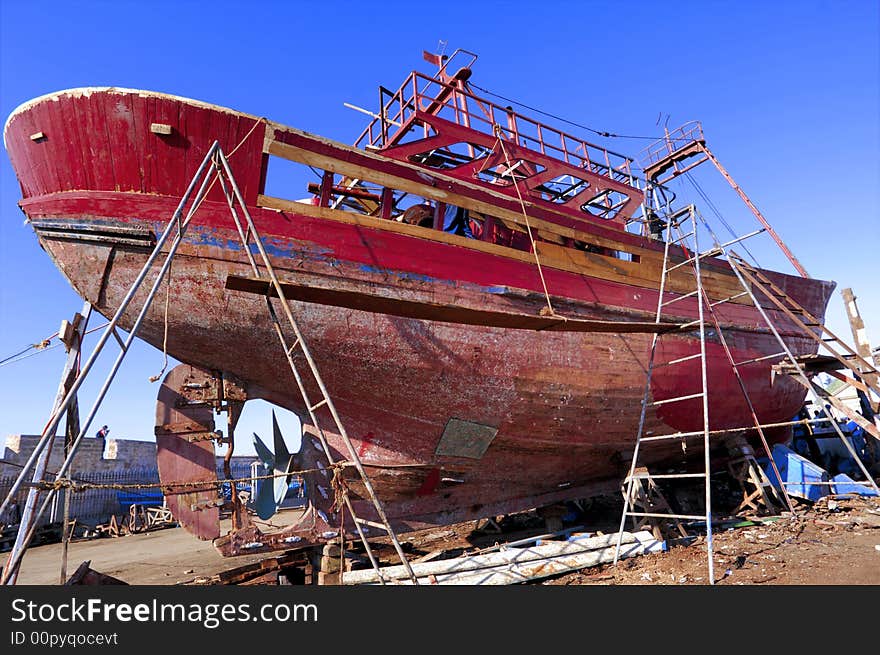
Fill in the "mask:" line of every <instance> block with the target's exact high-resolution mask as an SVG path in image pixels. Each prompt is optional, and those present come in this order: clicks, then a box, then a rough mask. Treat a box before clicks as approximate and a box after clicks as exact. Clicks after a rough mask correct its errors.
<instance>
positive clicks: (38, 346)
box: [0, 323, 109, 366]
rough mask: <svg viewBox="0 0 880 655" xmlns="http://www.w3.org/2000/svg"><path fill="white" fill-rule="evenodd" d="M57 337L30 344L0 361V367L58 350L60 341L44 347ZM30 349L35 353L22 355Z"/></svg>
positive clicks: (105, 324) (54, 335) (55, 335)
mask: <svg viewBox="0 0 880 655" xmlns="http://www.w3.org/2000/svg"><path fill="white" fill-rule="evenodd" d="M108 325H109V323H104V325H99V326H98V327H94V328H92V329H91V330H87V331H86V332H85V333H84V334H83V336H85V335H86V334H91V333H92V332H95V331H97V330H100V329H101V328H105V327H107V326H108ZM57 336H58V333H57V332H56V333H55V334H53V335H52V336H50V337H47V338H46V339H43V340H42V341H41V342H39V343H34V344H31V345H30V346H28V347H27V348H25V349H24V350H22V351H21V352H19V353H16V354H14V355H10V356H9V357H7V358H5V359H3V360H2V361H0V366H6V365H8V364H15V363H16V362H20V361H22V360H23V359H27V358H28V357H33V356H34V355H39V354H40V353H44V352H48V351H50V350H55V349H56V348H58V347H59V346H63V345H64V343H63V342H60V341H59V342H58V343H56V344H55V345H54V346H49V345H45V344H48V343H49V342H50V341H51V340H52V339H54V338H55V337H57ZM32 349H33V350H36V352H32V353H30V354H29V355H25V354H24V353H26V352H27V351H28V350H32Z"/></svg>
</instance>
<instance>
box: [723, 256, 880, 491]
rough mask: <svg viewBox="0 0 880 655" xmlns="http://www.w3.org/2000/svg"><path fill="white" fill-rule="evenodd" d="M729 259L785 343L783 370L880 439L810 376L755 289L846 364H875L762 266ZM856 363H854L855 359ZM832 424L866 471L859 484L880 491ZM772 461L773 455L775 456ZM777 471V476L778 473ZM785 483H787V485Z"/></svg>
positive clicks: (845, 442)
mask: <svg viewBox="0 0 880 655" xmlns="http://www.w3.org/2000/svg"><path fill="white" fill-rule="evenodd" d="M728 261H729V263H730V266H731V268H732V270H733V272H734V274H735V275H736V276H737V278H739V281H740V283H741V284H742V286H743V288H744V289H745V290H746V291H747V292H748V294H749V297H750V298H751V300H752V303H753V304H754V306H755V308H756V309H757V310H758V312H759V313H760V314H761V318H762V320H763V321H764V324H765V325H766V326H767V327H768V328H769V329H770V331H771V333H772V334H773V336H774V338H775V339H776V341H777V343H778V344H779V346H780V347H781V349H782V350H781V352H780V355H781V356H784V358H785V360H786V362H785V365H784V368H783V370H785V372H787V373H788V374H789V375H791V376H792V377H793V378H794V379H795V380H797V381H798V382H799V383H800V384H801V385H802V386H803V387H804V388H805V389H806V390H807V391H808V393H809V394H810V395H811V396H812V399H813V402H815V403H816V404H817V406H820V407H821V406H822V401H823V400H826V401H828V402H830V403H831V404H833V405H834V407H836V408H837V409H839V410H840V411H842V412H844V413H845V414H846V415H847V416H849V417H850V418H852V419H853V420H854V421H856V423H857V424H858V425H860V426H861V427H863V428H864V429H865V431H866V432H868V433H869V434H871V435H872V436H874V437H875V438H878V439H880V434H878V430H877V428H876V426H875V425H874V424H873V423H871V422H869V421H867V420H866V419H865V418H864V417H862V416H861V415H860V414H858V413H857V412H855V411H854V410H851V409H849V408H848V407H847V406H846V405H845V404H843V403H842V402H840V401H839V400H837V398H835V397H834V396H832V395H830V394H828V393H827V392H826V391H825V389H823V388H822V387H821V386H820V385H819V384H817V383H816V382H814V381H813V380H812V379H810V378H808V377H807V373H806V371H805V368H804V366H803V365H802V364H801V361H800V358H798V357H797V356H796V355H794V354H793V353H792V352H791V349H790V348H789V347H788V345H787V344H786V343H785V340H784V339H783V338H782V336H781V335H780V333H779V330H778V329H777V328H776V326H775V325H774V324H773V322H772V321H771V320H770V318H769V316H768V315H767V309H766V308H765V307H764V305H762V304H761V302H760V300H759V299H758V297H757V295H756V294H755V290H758V291H760V292H761V293H762V294H763V295H764V296H765V297H766V298H769V299H770V300H771V301H772V303H773V304H775V305H776V306H777V307H778V308H779V309H780V310H782V311H783V312H784V313H785V314H786V316H788V318H789V319H791V321H792V322H793V323H794V325H795V326H796V327H798V328H800V330H801V332H803V334H805V335H808V336H810V337H811V338H813V339H815V340H816V341H818V342H819V344H820V345H822V346H824V347H825V348H826V349H827V350H828V351H829V352H830V353H832V356H833V357H834V358H835V359H837V360H838V361H839V363H840V364H842V365H843V366H844V367H846V368H848V369H850V370H852V371H854V372H856V371H857V370H858V369H856V368H854V367H855V366H867V367H869V369H868V370H870V371H876V369H875V368H874V367H873V365H871V364H869V363H868V362H867V361H866V360H864V359H863V358H862V357H861V356H859V355H858V353H855V352H854V351H853V350H852V348H850V347H849V346H848V345H847V344H846V343H844V342H843V341H841V340H840V339H839V338H838V337H837V336H836V335H834V333H833V332H831V330H829V329H828V328H826V327H825V326H824V325H823V324H822V322H821V321H819V320H818V319H817V318H816V317H814V316H812V315H811V314H809V313H808V312H807V311H806V310H805V309H804V308H803V307H801V306H800V305H799V304H798V303H797V302H795V301H794V300H793V299H792V298H791V297H790V296H788V294H786V293H785V292H784V291H782V289H780V288H779V287H778V286H776V285H775V284H773V282H771V281H770V280H769V279H768V278H767V276H765V275H764V274H763V273H761V272H760V271H759V270H757V269H755V268H753V267H752V266H750V265H749V264H748V263H746V262H745V261H744V260H743V258H742V257H740V256H739V255H738V254H737V253H736V252H734V251H731V252H729V253H728ZM816 332H818V333H819V334H827V335H828V336H827V337H821V336H818V335H817V334H816ZM839 350H844V351H846V352H847V353H848V354H849V355H850V356H843V355H841V354H840V353H839V352H838V351H839ZM853 360H854V361H855V362H856V363H855V364H854V363H852V361H853ZM845 381H847V383H848V384H852V385H853V386H861V387H862V388H865V389H872V390H873V391H875V392H877V389H876V385H866V384H865V382H864V380H862V381H861V382H859V381H856V380H850V379H848V378H847V379H845ZM830 424H831V427H833V428H834V431H835V432H836V433H837V436H838V437H839V438H840V440H841V442H842V443H843V445H844V447H845V448H846V450H847V451H848V452H849V454H850V456H851V457H852V458H853V460H854V461H855V463H856V465H857V466H858V467H859V469H860V470H861V472H862V475H864V476H865V481H863V482H855V484H857V485H864V486H871V487H873V488H874V490H875V491H876V492H877V493H880V487H878V486H877V483H876V481H875V480H874V478H873V476H871V474H870V473H869V472H868V470H867V468H866V467H865V465H864V463H863V462H862V460H861V458H860V457H859V456H858V454H857V453H856V452H855V450H854V449H853V447H852V444H851V443H850V442H849V440H848V439H847V438H846V436H845V435H844V434H843V431H842V430H841V429H840V426H839V425H838V424H837V421H830ZM771 461H772V458H771ZM778 475H779V474H778V472H777V476H778ZM779 481H780V483H782V478H781V477H779ZM783 486H784V485H783Z"/></svg>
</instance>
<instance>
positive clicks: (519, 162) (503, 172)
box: [475, 159, 544, 186]
mask: <svg viewBox="0 0 880 655" xmlns="http://www.w3.org/2000/svg"><path fill="white" fill-rule="evenodd" d="M543 170H544V167H543V166H541V164H536V163H535V162H533V161H527V160H525V159H515V160H513V161H512V162H510V166H508V165H507V162H506V161H503V162H501V163H500V164H498V165H496V166H493V167H489V166H487V167H486V168H481V169H479V170H477V171H476V173H475V175H476V176H477V178H478V179H480V180H482V181H483V182H489V183H490V184H498V185H501V186H510V185H511V184H512V183H513V180H516V181H517V182H521V181H522V180H525V179H526V178H529V177H531V176H532V175H535V174H536V173H540V172H541V171H543Z"/></svg>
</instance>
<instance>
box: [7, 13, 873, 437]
mask: <svg viewBox="0 0 880 655" xmlns="http://www.w3.org/2000/svg"><path fill="white" fill-rule="evenodd" d="M0 8H2V9H0V116H2V118H3V120H5V118H6V117H7V116H8V115H9V113H10V112H11V111H12V110H13V109H14V108H15V107H16V106H17V105H19V104H20V103H22V102H25V101H27V100H29V99H31V98H34V97H36V96H39V95H42V94H45V93H50V92H53V91H57V90H61V89H66V88H71V87H79V86H102V85H115V86H123V87H130V88H139V89H147V90H154V91H162V92H167V93H172V94H176V95H181V96H186V97H191V98H195V99H198V100H203V101H207V102H212V103H217V104H220V105H224V106H228V107H232V108H235V109H238V110H241V111H245V112H249V113H252V114H256V115H260V116H266V117H268V118H270V119H272V120H275V121H279V122H281V123H285V124H288V125H292V126H295V127H298V128H301V129H305V130H308V131H310V132H314V133H317V134H321V135H324V136H327V137H330V138H333V139H336V140H340V141H343V142H352V141H353V140H354V139H355V137H356V136H357V135H358V133H359V132H360V130H361V129H362V127H363V126H364V124H365V120H367V118H366V117H365V116H363V115H361V114H358V113H356V112H353V111H352V110H350V109H347V108H345V107H344V106H343V102H349V103H352V104H355V105H359V106H361V107H366V108H373V107H374V105H375V103H376V98H377V86H378V85H379V84H382V85H384V86H386V87H388V88H396V86H397V85H399V84H400V82H401V81H402V80H403V78H404V76H405V75H406V73H407V72H408V71H410V70H412V69H413V68H420V69H422V70H425V71H428V67H427V65H426V64H424V63H423V62H422V60H421V52H422V50H432V51H435V50H436V49H437V47H438V42H439V41H440V40H443V41H446V42H448V52H451V51H452V50H454V49H455V48H459V47H460V48H464V49H468V50H472V51H474V52H476V53H478V54H479V55H480V60H479V61H478V62H477V65H476V67H475V73H474V77H473V79H472V81H473V82H475V83H476V84H478V85H480V86H482V87H485V88H488V89H491V90H493V91H496V92H498V93H500V94H502V95H505V96H509V97H513V98H516V99H518V100H520V101H521V102H524V103H526V104H529V105H532V106H537V107H540V108H543V109H545V110H547V111H550V112H552V113H555V114H557V115H560V116H563V117H566V118H569V119H571V120H573V121H576V122H579V123H583V124H586V125H589V126H593V127H595V128H597V129H601V130H608V131H611V132H616V133H620V134H636V135H643V134H648V135H657V134H659V130H660V128H659V127H658V125H657V123H658V117H659V116H661V115H662V116H663V117H664V119H665V117H666V116H667V115H668V116H669V125H670V127H672V126H676V125H678V124H680V123H683V122H685V121H687V120H691V119H699V120H702V121H703V124H704V127H705V130H706V135H707V141H708V144H709V145H710V147H711V148H712V149H713V150H714V151H715V153H716V154H717V155H718V157H719V158H720V159H721V161H722V162H723V163H724V164H725V165H726V166H727V168H728V170H730V171H731V173H732V174H733V176H734V177H735V178H736V180H737V181H738V182H739V183H740V184H741V186H742V187H743V188H744V189H745V190H746V192H747V193H748V194H749V195H750V196H751V197H752V198H753V200H754V201H755V202H756V203H757V205H758V206H759V207H760V208H761V209H762V211H763V212H764V213H765V215H766V216H767V217H768V219H769V220H770V221H771V223H772V224H773V225H774V226H775V227H776V229H777V230H778V231H779V232H780V233H781V235H782V236H783V238H784V239H785V240H786V242H787V243H788V244H789V246H790V247H791V249H792V250H793V251H794V252H795V254H796V255H797V257H798V258H799V259H800V260H801V262H802V263H803V264H804V265H805V267H806V268H807V270H808V271H809V272H810V273H811V274H812V275H813V276H815V277H821V278H825V279H832V280H835V281H837V282H838V283H839V285H840V287H845V286H850V287H852V288H853V289H854V291H855V293H856V295H857V296H858V299H859V306H860V309H861V311H862V315H863V317H864V319H865V321H866V323H867V324H868V331H869V337H870V338H871V341H872V343H873V344H874V345H878V344H880V285H878V283H877V278H878V275H877V273H878V259H880V248H878V242H880V239H878V232H880V215H878V209H880V206H878V205H880V203H878V196H880V190H878V189H880V170H878V152H880V144H878V122H880V121H878V116H880V114H878V87H880V76H878V61H880V56H878V31H880V29H878V5H877V3H876V2H871V1H868V0H864V1H859V2H848V1H845V0H843V1H840V0H839V1H825V2H819V1H814V0H789V1H788V2H785V1H777V2H770V3H768V2H758V1H752V2H747V1H745V2H712V1H706V0H704V1H702V2H675V1H672V2H664V3H657V2H649V1H647V0H645V1H634V2H629V3H619V2H589V1H584V2H553V1H550V2H544V3H534V2H516V1H512V0H511V1H508V2H503V3H501V2H491V1H488V0H483V1H481V2H457V1H454V0H453V1H450V2H443V3H414V2H396V1H392V0H386V1H384V2H381V3H365V2H342V1H339V0H334V1H333V2H322V3H318V2H308V3H307V2H274V3H273V2H259V1H254V2H229V1H215V2H184V1H178V2H163V1H153V2H123V1H116V2H66V3H61V2H50V3H43V2H17V1H12V0H0ZM644 144H645V142H643V141H627V140H620V139H616V140H613V141H609V146H610V147H612V148H613V149H615V150H618V151H623V152H627V153H633V154H635V153H636V152H637V151H638V150H639V149H640V148H641V147H642V146H643V145H644ZM699 179H700V182H701V184H702V185H703V186H704V188H706V189H707V191H709V193H710V194H711V195H712V197H713V200H714V202H715V204H716V205H717V206H718V207H719V209H720V210H721V212H722V214H723V215H724V217H725V218H726V219H727V220H728V221H729V222H731V223H734V224H735V225H736V228H737V231H738V232H740V233H744V232H746V231H749V230H750V229H751V225H752V223H751V222H750V214H748V212H747V210H746V208H745V207H744V206H743V205H742V204H741V203H740V202H739V200H738V199H737V198H736V196H734V195H733V194H732V192H730V190H729V188H727V187H725V183H724V182H723V180H721V178H720V177H719V176H718V175H717V174H716V173H714V171H713V170H711V169H705V170H701V171H700V174H699ZM19 198H20V195H19V189H18V184H17V182H16V179H15V176H14V174H13V171H12V168H11V166H10V164H9V159H8V157H7V156H6V155H5V153H4V154H3V155H0V359H2V358H3V357H5V356H6V355H9V354H12V353H14V352H16V351H18V350H20V349H21V348H23V347H24V346H26V345H27V344H29V343H33V342H35V341H38V340H39V339H41V338H42V337H45V336H47V335H49V334H51V333H53V332H54V331H55V330H56V329H57V326H58V323H59V322H60V321H61V319H63V318H68V317H70V316H71V315H72V314H73V313H74V312H76V311H78V310H79V308H80V307H81V301H80V299H79V298H78V297H77V296H76V295H75V294H74V292H73V291H72V290H71V289H70V288H69V286H68V285H67V283H66V282H65V281H64V279H63V278H62V276H61V274H60V273H59V272H58V271H57V270H56V269H55V268H54V267H53V265H52V264H51V263H50V261H49V259H48V257H46V256H45V254H44V253H43V252H42V251H41V250H40V249H39V247H38V245H37V241H36V238H35V236H34V235H33V233H32V231H31V230H30V229H29V228H28V227H26V226H24V225H23V224H22V222H23V219H24V216H23V214H22V213H21V211H20V210H19V209H18V207H17V206H16V202H17V201H18V200H19ZM705 213H706V214H707V215H708V216H711V213H710V212H708V211H706V212H705ZM758 251H759V252H760V253H761V255H759V260H760V261H761V264H762V265H765V266H770V267H778V268H780V269H781V270H789V269H788V268H784V262H783V261H782V260H781V259H779V258H778V257H776V256H775V255H771V254H768V255H767V256H766V258H765V257H764V249H761V248H758ZM768 252H769V251H768ZM829 325H830V326H831V327H832V329H834V330H835V331H837V332H838V333H839V334H841V335H842V336H847V337H849V327H848V324H847V322H846V320H845V315H844V313H843V307H842V304H841V302H840V299H839V294H835V299H834V302H833V303H832V305H831V307H830V309H829ZM113 354H114V356H115V351H114V353H113ZM161 360H162V358H161V353H159V352H158V351H157V350H155V349H153V348H151V347H149V346H146V345H144V344H141V346H140V347H138V348H136V349H135V350H134V351H133V352H132V355H131V357H130V358H129V359H128V360H127V361H126V363H125V365H124V366H123V370H122V371H121V373H120V375H119V378H118V381H117V383H116V384H115V386H114V388H113V390H112V391H111V394H110V395H109V396H108V398H107V401H106V402H105V404H104V406H103V408H102V410H101V411H100V413H99V414H98V417H97V421H98V425H100V424H101V423H107V424H109V425H110V427H111V436H115V437H132V438H146V439H150V438H151V435H152V428H153V413H154V405H155V394H156V385H155V384H150V383H149V382H148V380H147V378H149V377H150V376H151V375H154V374H155V373H157V372H158V371H159V369H160V368H161V365H162V362H161ZM62 362H63V354H62V352H61V349H56V350H54V351H51V352H47V353H43V354H40V355H38V356H35V357H32V358H30V359H27V360H25V361H23V362H19V363H17V364H14V365H11V366H3V367H0V409H2V411H0V437H4V436H5V435H6V434H9V433H36V432H39V431H40V429H41V427H42V425H43V424H44V422H45V420H46V417H47V414H48V412H49V410H50V407H51V403H52V399H53V397H54V393H55V389H56V386H57V382H58V374H59V371H60V368H61V365H62ZM102 372H103V371H102V370H96V372H95V373H96V374H97V373H102ZM97 383H98V380H97V376H95V380H93V381H92V382H91V384H87V385H86V387H85V392H84V394H83V396H82V400H81V403H82V405H83V406H84V408H83V411H85V409H87V407H89V406H90V404H91V399H93V398H94V394H95V390H96V387H97ZM269 426H270V418H269V415H268V409H266V408H265V407H258V408H256V409H254V410H253V411H251V412H249V415H248V416H246V417H245V419H243V425H242V428H241V432H243V433H244V435H249V433H250V431H251V430H254V429H255V430H258V431H260V432H261V433H263V434H265V435H266V436H268V434H269V430H270V428H269ZM94 429H95V428H94V427H93V428H92V432H94ZM293 429H294V428H292V427H289V428H288V430H293ZM244 435H243V436H244ZM245 450H247V447H245Z"/></svg>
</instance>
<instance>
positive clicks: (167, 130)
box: [150, 123, 174, 135]
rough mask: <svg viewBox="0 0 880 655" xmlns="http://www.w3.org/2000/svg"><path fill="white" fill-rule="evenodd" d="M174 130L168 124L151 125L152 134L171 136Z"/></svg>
mask: <svg viewBox="0 0 880 655" xmlns="http://www.w3.org/2000/svg"><path fill="white" fill-rule="evenodd" d="M173 129H174V128H172V127H171V126H170V125H168V124H167V123H150V132H152V133H153V134H165V135H168V134H171V131H172V130H173Z"/></svg>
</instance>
